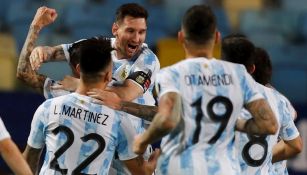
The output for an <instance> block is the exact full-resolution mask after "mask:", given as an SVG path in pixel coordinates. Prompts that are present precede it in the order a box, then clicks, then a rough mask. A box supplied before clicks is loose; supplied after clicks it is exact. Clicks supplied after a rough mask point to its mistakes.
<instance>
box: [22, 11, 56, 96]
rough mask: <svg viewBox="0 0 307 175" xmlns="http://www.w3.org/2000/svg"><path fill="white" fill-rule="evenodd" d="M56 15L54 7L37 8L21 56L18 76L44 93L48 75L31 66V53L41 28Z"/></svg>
mask: <svg viewBox="0 0 307 175" xmlns="http://www.w3.org/2000/svg"><path fill="white" fill-rule="evenodd" d="M56 17H57V13H56V11H55V10H54V9H50V8H47V7H40V8H39V9H38V10H37V12H36V14H35V16H34V19H33V21H32V23H31V26H30V29H29V32H28V35H27V38H26V41H25V43H24V45H23V48H22V51H21V53H20V56H19V61H18V66H17V78H18V79H20V80H22V81H24V82H25V83H27V84H28V85H29V86H31V87H32V88H34V89H35V90H37V91H38V92H40V93H43V86H44V82H45V80H46V76H44V75H40V74H38V73H37V72H36V71H34V69H32V68H31V64H30V54H31V52H32V50H33V48H34V45H35V42H36V40H37V37H38V34H39V32H40V30H41V29H42V28H43V27H44V26H46V25H48V24H50V23H52V22H53V21H54V20H55V19H56Z"/></svg>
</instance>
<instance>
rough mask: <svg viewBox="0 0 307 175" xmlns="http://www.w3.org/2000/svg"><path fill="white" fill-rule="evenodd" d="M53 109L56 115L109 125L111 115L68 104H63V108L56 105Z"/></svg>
mask: <svg viewBox="0 0 307 175" xmlns="http://www.w3.org/2000/svg"><path fill="white" fill-rule="evenodd" d="M53 111H54V112H53V114H54V115H61V116H66V117H71V118H72V117H73V118H77V119H80V120H84V121H87V122H92V123H97V124H101V125H105V126H107V124H106V120H107V119H108V117H109V115H107V114H101V113H96V112H91V111H88V110H85V109H80V108H74V107H71V106H67V105H63V106H62V108H61V107H58V106H56V105H55V106H54V110H53Z"/></svg>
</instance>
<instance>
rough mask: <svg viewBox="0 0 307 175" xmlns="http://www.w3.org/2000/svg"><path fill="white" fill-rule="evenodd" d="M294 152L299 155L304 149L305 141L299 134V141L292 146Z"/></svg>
mask: <svg viewBox="0 0 307 175" xmlns="http://www.w3.org/2000/svg"><path fill="white" fill-rule="evenodd" d="M292 150H293V154H294V155H297V154H299V153H301V152H302V150H303V142H302V138H301V137H300V136H298V138H297V141H296V142H295V144H294V146H293V147H292Z"/></svg>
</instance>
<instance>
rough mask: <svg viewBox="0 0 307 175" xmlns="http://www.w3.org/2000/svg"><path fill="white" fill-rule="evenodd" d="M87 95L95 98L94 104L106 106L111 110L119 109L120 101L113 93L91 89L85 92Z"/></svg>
mask: <svg viewBox="0 0 307 175" xmlns="http://www.w3.org/2000/svg"><path fill="white" fill-rule="evenodd" d="M87 95H88V96H90V97H92V98H95V99H96V100H95V101H94V102H95V103H98V104H102V105H105V106H108V107H109V108H112V109H114V110H120V109H121V105H120V103H121V99H120V97H119V96H118V95H117V94H116V93H114V92H111V91H107V90H101V89H91V90H90V91H88V92H87Z"/></svg>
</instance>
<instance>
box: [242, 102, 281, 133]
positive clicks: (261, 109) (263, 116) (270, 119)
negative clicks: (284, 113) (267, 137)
mask: <svg viewBox="0 0 307 175" xmlns="http://www.w3.org/2000/svg"><path fill="white" fill-rule="evenodd" d="M245 108H246V109H247V110H248V111H249V112H250V113H251V114H252V116H253V117H252V118H251V119H249V120H240V119H238V120H237V124H236V129H237V130H239V131H242V132H246V133H248V134H256V135H262V134H275V133H276V132H277V129H278V123H277V120H276V117H275V115H274V113H273V111H272V109H271V108H270V106H269V104H268V103H267V101H266V100H264V99H259V100H255V101H253V102H250V103H248V104H247V105H246V106H245Z"/></svg>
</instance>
